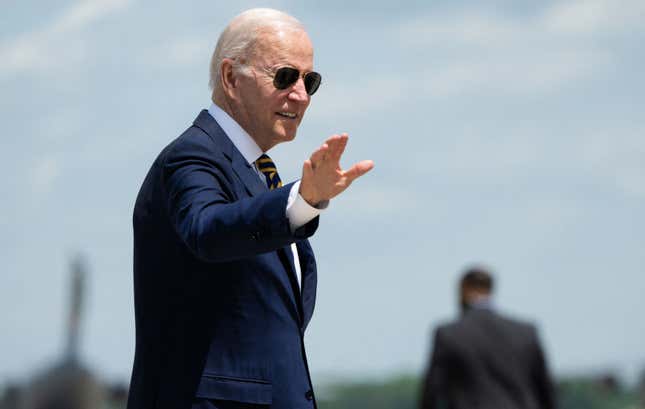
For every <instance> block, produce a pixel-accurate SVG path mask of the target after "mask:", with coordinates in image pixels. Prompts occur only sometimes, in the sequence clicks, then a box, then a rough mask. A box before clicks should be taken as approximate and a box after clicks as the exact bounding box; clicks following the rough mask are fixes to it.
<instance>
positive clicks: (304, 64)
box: [253, 29, 314, 70]
mask: <svg viewBox="0 0 645 409" xmlns="http://www.w3.org/2000/svg"><path fill="white" fill-rule="evenodd" d="M253 54H254V58H255V59H256V60H257V61H258V62H260V63H261V64H263V65H265V66H267V67H273V66H276V65H290V66H293V67H296V68H299V69H301V70H311V69H312V68H313V57H314V50H313V45H312V44H311V40H310V39H309V36H308V35H307V33H306V32H305V31H304V30H294V29H285V30H272V31H267V32H262V33H260V35H259V36H258V40H257V43H256V44H255V50H254V53H253Z"/></svg>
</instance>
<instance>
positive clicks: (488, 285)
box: [459, 266, 494, 311]
mask: <svg viewBox="0 0 645 409" xmlns="http://www.w3.org/2000/svg"><path fill="white" fill-rule="evenodd" d="M493 284H494V283H493V276H492V275H491V273H490V272H489V270H488V269H486V268H484V267H481V266H475V267H470V268H468V269H467V270H466V271H464V273H463V275H462V277H461V280H460V281H459V305H460V306H461V309H462V311H463V310H466V309H468V308H469V307H471V306H472V305H473V304H476V303H478V302H483V301H487V300H488V299H489V298H490V296H491V294H492V292H493Z"/></svg>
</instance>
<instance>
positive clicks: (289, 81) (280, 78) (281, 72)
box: [273, 67, 322, 95]
mask: <svg viewBox="0 0 645 409" xmlns="http://www.w3.org/2000/svg"><path fill="white" fill-rule="evenodd" d="M298 78H300V71H298V70H297V69H295V68H292V67H282V68H278V70H277V71H276V72H275V75H274V76H273V86H274V87H276V88H277V89H287V88H289V87H290V86H292V85H293V84H295V83H296V82H297V81H298ZM302 79H303V80H304V82H305V91H307V94H309V95H313V94H314V93H315V92H316V91H318V87H319V86H320V82H321V80H322V77H321V76H320V74H318V73H317V72H315V71H311V72H308V73H305V74H303V75H302Z"/></svg>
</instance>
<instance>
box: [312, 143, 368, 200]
mask: <svg viewBox="0 0 645 409" xmlns="http://www.w3.org/2000/svg"><path fill="white" fill-rule="evenodd" d="M347 140H348V136H347V134H342V135H333V136H331V137H330V138H329V139H327V141H325V143H324V144H323V145H322V146H321V147H320V148H318V149H317V150H316V151H315V152H314V153H313V154H312V155H311V157H310V158H309V159H308V160H306V161H305V163H304V165H303V168H302V181H301V183H300V194H301V195H302V197H303V198H304V199H305V200H306V201H307V202H309V203H310V204H312V205H315V204H318V203H320V202H322V201H325V200H330V199H332V198H334V197H335V196H337V195H339V194H340V193H342V192H343V191H344V190H345V189H347V187H349V185H350V184H351V183H352V182H353V181H354V180H355V179H356V178H358V177H360V176H362V175H364V174H365V173H367V172H368V171H369V170H371V169H372V167H373V166H374V164H373V162H372V161H371V160H365V161H361V162H358V163H356V164H354V165H353V166H352V167H351V168H349V169H347V170H343V169H342V168H341V166H340V158H341V156H342V155H343V152H344V151H345V146H347Z"/></svg>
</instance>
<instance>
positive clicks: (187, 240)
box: [128, 9, 373, 409]
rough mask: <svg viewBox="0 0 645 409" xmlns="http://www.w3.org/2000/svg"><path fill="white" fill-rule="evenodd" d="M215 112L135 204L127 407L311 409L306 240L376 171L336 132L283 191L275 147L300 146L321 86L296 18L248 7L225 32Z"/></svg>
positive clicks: (218, 53) (311, 273) (161, 165)
mask: <svg viewBox="0 0 645 409" xmlns="http://www.w3.org/2000/svg"><path fill="white" fill-rule="evenodd" d="M210 72H211V78H210V83H211V87H212V89H213V92H212V96H211V99H212V104H211V105H210V108H209V109H207V110H206V109H205V110H203V111H201V113H200V114H199V115H198V116H197V118H196V119H195V121H194V122H193V124H192V126H190V127H189V128H188V129H187V130H186V131H185V132H184V133H183V134H182V135H181V136H179V137H178V138H177V139H176V140H174V141H173V142H172V143H170V145H168V146H167V147H166V148H165V149H164V150H163V151H162V152H161V153H160V155H159V156H158V157H157V159H156V160H155V162H154V164H153V165H152V167H151V169H150V171H149V172H148V175H147V176H146V178H145V181H144V182H143V185H142V187H141V190H140V191H139V195H138V197H137V200H136V204H135V208H134V216H133V223H134V298H135V318H136V350H135V358H134V367H133V371H132V379H131V385H130V393H129V401H128V408H129V409H152V408H169V409H170V408H173V409H180V408H191V407H192V408H194V409H197V408H200V409H202V408H203V409H233V408H237V409H239V408H269V407H270V408H275V409H295V408H299V409H300V408H315V405H316V403H315V399H314V393H313V390H312V384H311V379H310V375H309V368H308V365H307V359H306V354H305V349H304V341H303V337H304V333H305V329H306V327H307V324H308V323H309V320H310V319H311V316H312V313H313V310H314V304H315V298H316V283H317V275H316V274H317V273H316V262H315V259H314V255H313V251H312V249H311V246H310V245H309V242H308V241H307V238H308V237H310V236H312V235H313V234H314V232H315V231H316V229H317V228H318V219H319V218H318V215H319V214H320V213H321V211H322V209H324V208H325V207H327V205H328V203H329V200H331V199H332V198H333V197H335V196H336V195H338V194H340V193H341V192H343V191H344V190H345V189H346V188H347V187H348V186H349V185H350V183H351V182H352V181H353V180H354V179H356V178H357V177H359V176H361V175H363V174H364V173H365V172H367V171H369V170H370V169H371V168H372V166H373V164H372V162H371V161H362V162H359V163H357V164H355V165H354V166H352V167H351V168H349V169H348V170H343V169H341V167H340V165H339V161H340V158H341V155H342V154H343V151H344V149H345V145H346V143H347V135H346V134H342V135H334V136H331V137H330V138H328V139H327V141H326V142H325V143H324V144H323V145H322V146H321V147H320V148H318V149H317V150H316V151H315V152H314V153H313V154H312V155H311V156H310V157H309V159H307V160H305V161H304V164H303V168H302V178H301V179H300V180H299V181H297V182H295V183H290V184H287V185H286V186H282V182H281V181H280V178H279V176H278V171H277V168H276V165H275V163H273V161H272V160H271V158H269V156H268V155H267V154H266V152H267V151H268V150H269V149H271V148H272V147H273V146H275V145H277V144H278V143H281V142H286V141H291V140H293V139H294V138H295V136H296V130H297V128H298V125H299V124H300V121H301V120H302V118H303V116H304V114H305V110H306V109H307V107H308V105H309V102H310V100H311V96H312V95H313V94H314V93H315V92H316V90H317V88H318V86H319V85H320V82H321V76H320V74H318V73H316V72H315V71H314V70H313V47H312V44H311V41H310V39H309V37H308V35H307V33H306V31H305V29H304V27H303V26H302V24H301V23H300V22H299V21H298V20H296V19H295V18H293V17H291V16H289V15H287V14H285V13H282V12H279V11H276V10H270V9H253V10H249V11H246V12H244V13H242V14H240V15H239V16H237V17H236V18H234V19H233V20H232V21H231V22H230V23H229V25H228V26H227V28H226V29H225V30H224V32H223V33H222V34H221V35H220V38H219V40H218V42H217V46H216V49H215V52H214V54H213V57H212V61H211V71H210Z"/></svg>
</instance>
